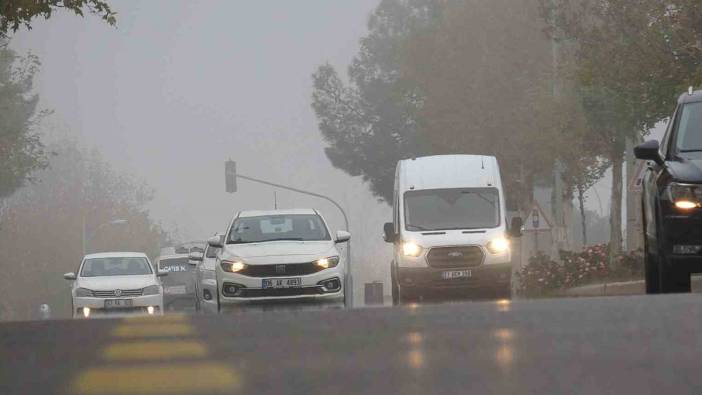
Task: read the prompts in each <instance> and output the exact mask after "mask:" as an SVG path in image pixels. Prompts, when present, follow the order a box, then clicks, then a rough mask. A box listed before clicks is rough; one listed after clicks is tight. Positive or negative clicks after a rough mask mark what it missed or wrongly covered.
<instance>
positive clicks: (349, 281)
mask: <svg viewBox="0 0 702 395" xmlns="http://www.w3.org/2000/svg"><path fill="white" fill-rule="evenodd" d="M236 178H241V179H242V180H247V181H252V182H257V183H259V184H264V185H268V186H272V187H276V188H280V189H286V190H288V191H292V192H297V193H302V194H304V195H309V196H314V197H316V198H320V199H324V200H326V201H328V202H329V203H331V204H333V205H334V206H336V208H338V209H339V211H340V212H341V215H342V216H343V217H344V225H345V226H346V231H347V232H348V231H349V218H348V217H347V216H346V212H345V211H344V209H343V208H341V205H339V203H337V202H336V201H334V199H332V198H330V197H328V196H324V195H320V194H318V193H314V192H309V191H305V190H302V189H298V188H293V187H289V186H287V185H281V184H276V183H273V182H268V181H264V180H260V179H258V178H254V177H249V176H245V175H242V174H239V173H236ZM344 280H345V283H346V284H344V288H345V291H344V304H345V305H346V307H352V306H353V278H352V276H351V241H350V240H349V241H348V242H347V243H346V274H345V276H344Z"/></svg>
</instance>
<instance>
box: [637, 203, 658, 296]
mask: <svg viewBox="0 0 702 395" xmlns="http://www.w3.org/2000/svg"><path fill="white" fill-rule="evenodd" d="M641 207H642V209H641V218H642V219H643V229H644V231H643V242H644V276H645V282H646V293H647V294H649V295H651V294H658V293H660V292H661V288H660V284H661V279H660V277H661V276H660V271H659V266H660V261H661V259H660V254H659V252H658V249H656V251H651V245H650V243H649V241H648V235H647V234H646V229H647V225H648V224H647V221H646V212H645V210H643V202H642V203H641Z"/></svg>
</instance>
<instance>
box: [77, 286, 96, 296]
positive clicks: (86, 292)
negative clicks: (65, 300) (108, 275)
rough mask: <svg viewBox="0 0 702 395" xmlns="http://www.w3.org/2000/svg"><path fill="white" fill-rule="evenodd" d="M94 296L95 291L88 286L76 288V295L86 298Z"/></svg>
mask: <svg viewBox="0 0 702 395" xmlns="http://www.w3.org/2000/svg"><path fill="white" fill-rule="evenodd" d="M91 296H93V291H91V290H89V289H88V288H76V297H79V298H86V297H91Z"/></svg>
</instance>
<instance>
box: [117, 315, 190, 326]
mask: <svg viewBox="0 0 702 395" xmlns="http://www.w3.org/2000/svg"><path fill="white" fill-rule="evenodd" d="M187 318H188V316H186V315H185V314H166V315H156V316H148V315H137V316H133V317H125V318H124V321H126V322H129V323H144V324H146V323H158V322H183V321H185V320H186V319H187Z"/></svg>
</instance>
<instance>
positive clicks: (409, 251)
mask: <svg viewBox="0 0 702 395" xmlns="http://www.w3.org/2000/svg"><path fill="white" fill-rule="evenodd" d="M402 253H403V254H404V255H405V256H413V257H415V258H416V257H418V256H420V255H422V247H420V246H419V245H418V244H416V243H413V242H411V241H406V242H404V243H402Z"/></svg>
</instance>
